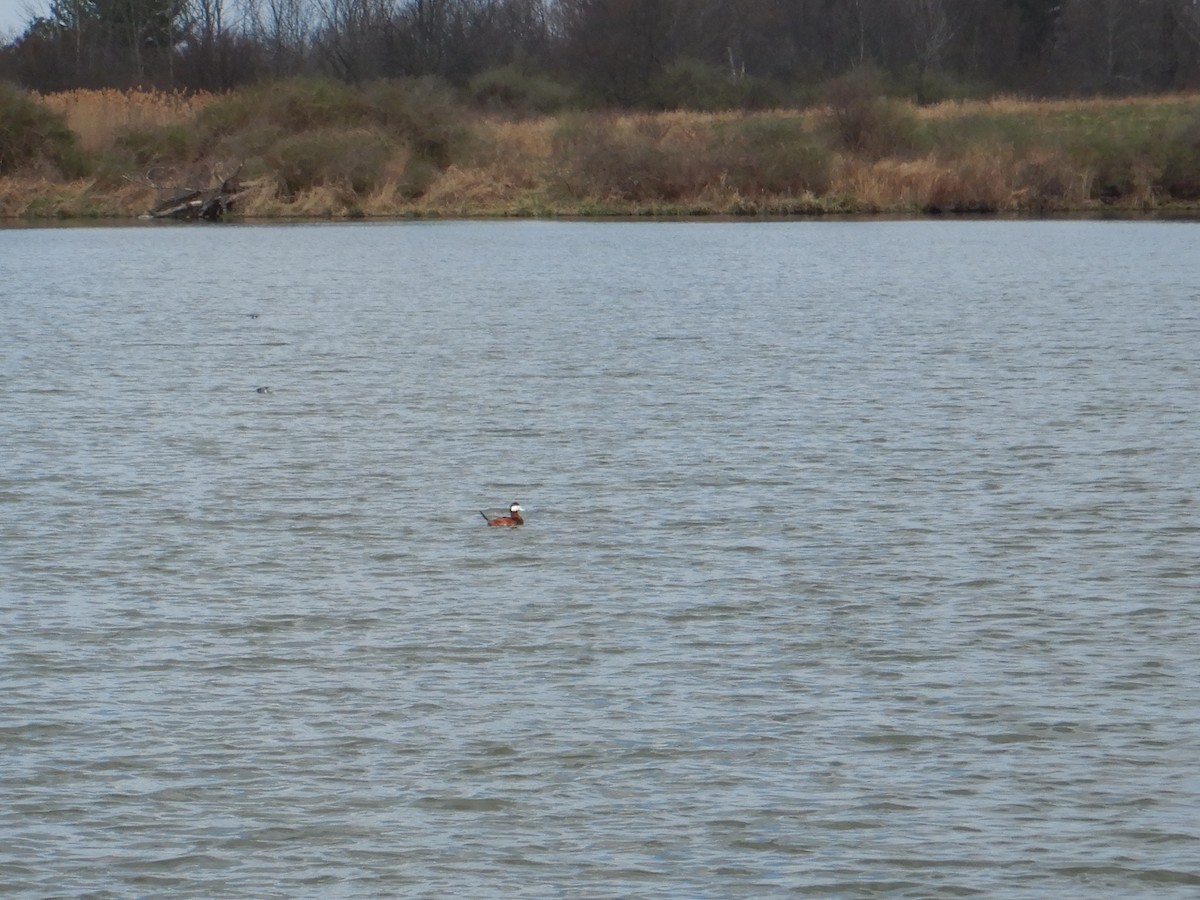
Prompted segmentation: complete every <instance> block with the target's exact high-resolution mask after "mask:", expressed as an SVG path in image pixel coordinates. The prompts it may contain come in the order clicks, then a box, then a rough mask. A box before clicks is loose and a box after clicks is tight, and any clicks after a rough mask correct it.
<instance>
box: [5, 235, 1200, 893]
mask: <svg viewBox="0 0 1200 900" xmlns="http://www.w3.org/2000/svg"><path fill="white" fill-rule="evenodd" d="M1193 229H1194V226H1187V225H1164V224H1155V223H1071V222H1053V223H1045V222H1042V223H1039V222H1021V223H1012V222H1007V223H978V222H942V223H900V222H893V223H798V222H792V223H738V224H728V223H710V224H704V225H697V224H695V223H689V224H686V225H683V224H663V223H657V224H647V223H606V224H599V223H537V225H536V227H526V226H525V225H523V224H522V223H391V224H379V225H372V226H364V227H354V228H335V227H329V226H304V227H286V228H284V227H281V228H276V227H258V228H230V229H224V228H222V229H201V230H189V229H144V230H138V231H137V232H136V233H131V232H127V231H124V230H120V231H118V230H106V229H69V230H61V231H60V230H53V229H39V230H36V231H30V232H23V231H9V232H6V233H4V235H3V238H2V239H3V241H6V242H18V243H20V244H21V245H22V252H21V253H19V254H9V253H5V254H4V258H5V260H6V266H7V265H9V260H10V259H15V260H17V262H15V263H12V264H11V268H12V271H11V272H10V273H9V274H8V275H7V276H6V279H7V280H6V292H5V298H4V299H3V300H2V301H0V303H2V304H3V306H4V309H5V313H6V321H7V322H9V323H10V324H11V326H12V327H11V328H9V329H7V330H6V331H4V332H0V360H3V362H0V392H2V394H3V400H4V402H3V403H2V404H0V434H3V435H4V436H5V437H4V438H3V439H2V440H3V443H4V446H3V453H2V454H0V572H3V580H2V581H0V633H2V634H3V636H4V640H3V641H2V642H0V742H2V743H3V746H4V750H5V752H4V766H3V772H2V774H0V834H3V835H4V838H5V839H4V841H2V842H0V892H2V893H4V894H6V895H13V896H29V897H42V896H93V897H103V896H112V897H124V896H130V895H156V894H167V893H169V894H171V895H179V896H196V897H211V896H253V897H273V896H279V897H283V896H287V897H292V896H326V895H334V896H364V897H366V896H370V897H376V896H390V895H401V894H404V895H407V894H416V895H421V896H450V895H454V896H512V897H542V896H547V897H549V896H623V897H624V896H628V897H680V896H688V897H739V896H740V897H761V896H784V895H787V896H817V897H828V896H842V897H869V896H895V897H920V898H935V897H962V896H970V895H980V896H998V897H1000V896H1002V897H1012V898H1043V897H1047V896H1079V897H1084V896H1086V897H1097V896H1109V897H1114V898H1115V897H1128V896H1140V895H1145V894H1147V893H1153V894H1154V895H1155V896H1156V897H1157V896H1175V897H1181V898H1182V897H1191V896H1194V895H1195V891H1196V885H1197V882H1198V881H1200V866H1196V865H1193V864H1192V863H1191V860H1192V859H1194V858H1195V855H1196V854H1195V848H1196V846H1197V842H1198V841H1200V833H1198V831H1197V828H1196V825H1195V822H1194V819H1195V810H1196V808H1197V805H1198V803H1200V784H1198V783H1197V780H1196V779H1195V777H1194V776H1193V774H1192V773H1193V770H1194V768H1195V759H1196V758H1197V756H1198V755H1200V728H1198V724H1197V717H1196V715H1195V713H1194V696H1193V694H1194V691H1192V690H1191V685H1193V684H1194V683H1195V681H1196V678H1197V676H1198V675H1200V672H1198V671H1197V667H1198V663H1197V655H1196V652H1195V646H1196V641H1195V635H1196V634H1197V629H1198V625H1200V622H1198V616H1200V612H1198V608H1197V606H1196V604H1195V598H1196V596H1197V594H1198V588H1200V576H1197V573H1196V569H1195V565H1194V563H1195V560H1196V558H1197V556H1198V551H1200V543H1198V537H1200V526H1197V524H1196V523H1195V522H1194V515H1193V512H1194V508H1195V507H1194V504H1195V498H1196V496H1197V492H1198V491H1200V474H1197V473H1200V459H1198V458H1197V450H1196V447H1195V441H1194V440H1193V435H1195V434H1198V433H1200V421H1197V417H1198V415H1200V411H1198V409H1197V404H1196V400H1195V398H1196V397H1197V396H1200V392H1198V391H1197V388H1200V383H1198V378H1197V369H1196V367H1195V363H1194V354H1195V349H1194V348H1195V347H1196V346H1197V339H1198V338H1200V333H1198V332H1197V328H1198V327H1200V319H1198V318H1197V317H1196V316H1195V314H1194V311H1193V309H1192V307H1193V306H1194V300H1195V297H1194V285H1195V283H1196V282H1197V281H1200V271H1197V270H1196V269H1197V265H1198V264H1197V263H1196V262H1195V261H1194V260H1195V258H1196V257H1195V254H1194V253H1192V252H1191V250H1190V248H1191V244H1192V243H1194V240H1193V235H1194V230H1193ZM600 234H602V235H603V236H604V238H605V239H604V240H603V241H599V242H597V241H596V237H597V235H600ZM1142 245H1153V246H1154V247H1155V248H1156V249H1157V250H1158V251H1159V252H1158V254H1157V256H1156V259H1157V262H1156V264H1155V266H1154V267H1153V268H1152V269H1147V270H1145V271H1142V270H1139V269H1138V268H1137V266H1136V264H1135V263H1136V254H1137V248H1138V247H1139V246H1142ZM1061 246H1070V247H1072V248H1075V250H1074V251H1073V252H1072V253H1071V254H1062V253H1058V252H1056V251H1055V249H1054V248H1056V247H1061ZM615 248H619V251H620V254H621V259H620V264H619V265H617V264H614V258H613V255H612V254H613V253H615V252H617V251H616V249H615ZM1170 248H1175V249H1176V250H1177V251H1178V252H1167V250H1168V249H1170ZM118 251H119V252H120V254H121V258H122V259H123V260H125V263H124V266H125V271H126V274H128V273H129V272H131V271H140V272H142V273H143V274H144V277H140V278H133V279H129V278H124V279H122V280H121V281H120V283H118V282H117V281H115V280H111V279H110V280H106V279H105V277H103V276H102V275H100V276H97V275H96V274H95V273H97V272H101V273H103V272H104V271H107V270H106V269H105V268H104V267H103V266H101V265H89V264H88V263H89V260H91V261H93V262H95V261H98V260H104V259H107V258H110V257H111V256H112V254H114V253H116V252H118ZM215 253H220V254H224V256H223V258H226V259H227V260H228V263H229V265H230V266H231V267H233V269H234V270H236V271H239V272H243V273H245V278H246V280H247V283H246V284H245V285H244V287H243V290H242V291H241V292H240V294H241V295H240V296H225V295H224V294H218V295H215V296H214V295H213V293H212V292H211V291H207V290H206V291H204V292H203V294H201V293H192V292H189V290H188V286H187V284H186V283H185V284H183V285H181V286H180V289H179V290H178V291H175V292H172V294H170V295H169V296H162V295H161V292H160V291H157V290H154V289H153V286H154V284H155V283H156V282H155V279H154V276H155V274H156V273H157V271H158V265H159V261H160V260H161V259H162V258H165V257H166V258H172V259H175V260H177V261H178V264H179V265H180V266H181V268H184V269H186V270H195V271H202V270H203V268H204V264H205V263H206V261H208V260H210V259H211V258H213V255H214V254H215ZM63 258H71V259H75V260H78V261H79V265H78V266H73V267H63V266H61V265H56V264H54V261H55V260H61V259H63ZM331 258H333V259H338V260H340V264H339V267H338V269H337V270H336V271H335V270H332V269H329V268H328V267H327V266H325V265H324V264H323V263H322V262H321V261H322V260H327V259H331ZM263 259H270V260H272V261H273V264H272V265H271V266H262V265H261V260H263ZM1013 259H1020V260H1022V266H1021V267H1013V266H1012V265H1010V264H1009V261H1010V260H1013ZM1117 259H1119V260H1124V261H1125V262H1126V263H1128V264H1129V265H1128V266H1126V267H1124V268H1119V269H1118V272H1125V273H1126V274H1128V273H1129V272H1135V273H1136V274H1137V278H1132V277H1130V278H1128V279H1127V281H1128V283H1125V282H1123V281H1122V280H1121V279H1122V277H1124V276H1120V275H1114V274H1113V272H1112V271H1109V269H1111V266H1109V262H1110V261H1111V260H1117ZM39 260H40V262H39ZM731 260H736V261H737V264H736V265H732V264H730V261H731ZM351 264H353V271H355V273H356V280H355V281H354V283H353V284H350V283H347V280H346V279H345V277H344V274H343V273H344V272H345V271H347V268H346V267H347V266H350V265H351ZM85 272H86V273H89V274H88V275H87V276H86V278H85V277H84V275H83V274H81V273H85ZM280 273H286V278H285V277H284V276H283V275H281V274H280ZM81 279H83V281H81ZM280 279H284V280H285V281H287V282H288V283H287V284H286V285H284V287H286V288H289V289H288V290H280ZM84 281H86V284H85V283H84ZM1046 284H1054V285H1057V286H1058V287H1057V288H1056V290H1055V291H1047V290H1045V289H1044V285H1046ZM881 285H887V288H886V290H884V289H882V288H881ZM199 290H200V289H199V288H196V291H197V292H198V291H199ZM285 298H286V300H285ZM250 304H252V306H250ZM248 307H249V308H252V309H254V310H256V311H257V313H256V314H257V315H258V316H259V318H258V319H257V320H255V321H250V320H249V319H248V316H247V312H246V309H247V308H248ZM248 329H254V334H253V335H250V334H249V333H248ZM718 336H719V339H717V337H718ZM243 339H244V340H243ZM256 385H271V386H273V387H272V394H271V396H269V397H260V396H256V395H255V394H254V393H253V388H254V387H255V386H256ZM512 497H520V498H521V501H522V505H523V506H525V507H526V510H527V512H526V513H525V516H526V525H525V526H524V527H522V528H515V529H489V528H487V527H486V525H485V524H484V523H483V522H482V521H481V520H480V516H479V515H478V510H479V509H481V508H488V507H491V506H495V505H497V504H501V503H502V504H507V503H508V502H509V501H510V500H511V498H512Z"/></svg>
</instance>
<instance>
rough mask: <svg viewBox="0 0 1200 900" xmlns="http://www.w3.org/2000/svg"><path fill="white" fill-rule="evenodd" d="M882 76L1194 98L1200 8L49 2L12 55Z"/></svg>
mask: <svg viewBox="0 0 1200 900" xmlns="http://www.w3.org/2000/svg"><path fill="white" fill-rule="evenodd" d="M868 67H869V68H872V69H873V70H876V71H878V72H880V73H884V75H885V76H886V81H887V83H889V84H890V85H891V89H892V90H893V91H895V92H897V93H902V94H906V95H908V96H911V97H913V98H914V99H916V100H917V101H919V102H928V101H935V100H939V99H944V98H947V97H959V96H981V95H987V94H992V93H1012V92H1016V93H1022V94H1026V95H1032V96H1065V95H1086V94H1101V93H1110V94H1133V93H1146V92H1164V91H1172V90H1180V89H1191V88H1196V87H1198V86H1200V0H50V2H49V6H48V8H47V9H45V11H44V12H43V13H42V14H41V15H38V16H36V17H35V18H33V19H32V21H30V22H29V23H28V24H27V26H26V27H25V28H24V30H23V31H22V32H21V33H20V34H19V35H17V36H16V37H14V38H13V39H11V40H10V41H8V42H7V43H6V44H5V45H4V46H3V47H0V78H3V79H7V80H10V81H13V82H16V83H18V84H20V85H22V86H24V87H26V88H29V89H34V90H39V91H43V92H51V91H60V90H69V89H75V88H102V87H117V88H127V87H136V86H140V87H155V88H160V89H167V90H210V91H221V90H227V89H231V88H235V87H237V86H239V85H243V84H247V83H250V82H254V81H259V80H262V79H266V78H287V77H293V76H300V75H323V76H332V77H335V78H338V79H341V80H344V81H346V82H349V83H362V82H367V81H372V80H377V79H388V78H399V77H406V76H427V75H431V76H438V77H440V78H442V79H445V80H446V81H448V82H450V83H451V84H454V85H459V86H468V85H471V84H473V83H475V84H480V83H486V84H490V85H491V86H492V90H493V91H494V92H495V94H496V96H498V97H499V98H500V100H501V101H503V100H504V91H505V90H508V91H516V92H520V91H521V90H525V91H526V93H528V90H529V89H528V79H531V78H536V79H541V80H542V81H543V82H544V83H552V84H554V85H556V86H558V87H560V88H561V89H562V91H560V92H559V93H558V94H555V95H554V96H556V97H559V98H563V97H567V96H569V97H570V98H571V100H570V102H572V103H577V104H580V105H595V106H599V105H607V106H622V107H650V108H655V107H657V108H662V107H671V106H693V107H700V108H704V107H718V106H746V107H750V106H768V105H786V104H788V103H794V102H803V101H804V99H805V98H806V97H811V96H812V91H813V86H815V85H818V84H820V83H822V82H823V81H826V80H828V79H830V78H833V77H835V76H837V75H839V74H842V73H844V72H846V71H849V70H852V69H856V68H868ZM489 73H490V76H489ZM496 73H507V74H506V78H507V81H506V80H505V78H500V77H497V76H496ZM489 77H490V80H489ZM480 79H482V80H483V81H482V82H481V81H480ZM521 79H526V81H525V82H522V81H521ZM522 84H524V85H525V87H524V88H522V86H521V85H522ZM564 92H565V93H564Z"/></svg>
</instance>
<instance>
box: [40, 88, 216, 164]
mask: <svg viewBox="0 0 1200 900" xmlns="http://www.w3.org/2000/svg"><path fill="white" fill-rule="evenodd" d="M35 96H37V97H38V99H39V100H41V102H42V103H44V104H46V106H48V107H50V109H53V110H55V111H57V112H60V113H62V114H63V116H64V117H65V118H66V120H67V127H69V128H70V129H71V130H72V131H74V132H75V133H76V134H77V135H78V136H79V142H80V145H81V146H82V147H83V149H84V150H87V151H88V152H90V153H94V152H96V151H98V150H104V149H106V148H108V147H111V146H112V145H113V141H114V140H115V138H116V136H117V135H118V134H119V133H120V132H121V131H123V130H125V129H129V128H149V127H161V126H164V125H182V124H186V123H188V122H191V121H192V120H193V119H194V118H195V117H196V113H198V112H199V111H200V110H201V109H203V108H204V107H205V106H206V105H207V104H208V103H210V102H211V101H212V99H213V96H214V95H212V94H183V93H171V92H167V91H133V90H130V91H118V90H115V89H108V90H98V91H83V90H80V91H66V92H64V93H60V94H46V95H44V96H39V95H35Z"/></svg>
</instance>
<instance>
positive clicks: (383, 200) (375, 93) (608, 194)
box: [0, 79, 1200, 218]
mask: <svg viewBox="0 0 1200 900" xmlns="http://www.w3.org/2000/svg"><path fill="white" fill-rule="evenodd" d="M17 93H19V92H17ZM820 99H821V100H822V101H823V105H821V106H815V107H813V108H811V109H808V110H801V111H797V110H786V111H785V110H777V111H762V112H715V113H698V112H664V113H582V112H573V113H562V114H557V115H549V116H547V115H539V116H535V117H532V118H527V119H523V120H515V119H512V118H510V117H504V116H499V115H496V114H492V113H489V112H487V111H480V110H479V109H478V107H467V106H465V105H463V103H462V102H461V101H460V100H459V99H457V96H456V95H454V94H453V93H452V92H450V90H449V89H448V88H446V87H445V86H444V85H442V84H440V83H438V82H436V81H430V80H427V79H420V80H408V81H395V82H377V83H374V84H371V85H368V86H366V87H364V88H361V89H355V88H350V87H348V86H346V85H342V84H338V83H334V82H324V81H309V80H300V81H290V82H284V83H280V84H275V85H267V86H261V87H256V88H251V89H247V90H244V91H239V92H236V93H233V94H227V95H202V96H195V97H182V96H180V95H178V94H164V93H141V92H124V93H123V92H117V91H92V92H89V91H73V92H70V93H69V94H59V95H52V96H48V97H36V96H29V95H24V96H17V95H16V94H14V93H13V92H11V91H10V93H9V94H6V95H5V96H4V97H0V102H3V103H6V104H8V106H9V107H11V108H14V109H17V108H19V109H20V110H22V115H25V116H27V117H32V118H30V119H29V121H37V122H41V123H42V124H41V125H40V126H39V127H40V128H41V131H40V132H39V134H43V135H44V138H43V139H40V140H42V143H40V144H31V143H29V141H28V140H25V139H24V138H23V141H24V142H23V143H22V144H21V145H20V154H21V155H20V156H19V157H18V156H17V155H15V153H14V152H8V153H7V155H5V153H6V151H5V147H4V145H3V140H4V138H3V133H2V132H0V161H2V160H5V159H9V160H11V164H8V165H7V166H6V167H5V166H0V216H8V217H14V216H24V217H30V218H39V217H68V216H133V215H138V214H141V213H144V212H146V211H147V210H148V209H150V208H152V207H153V206H154V205H155V204H156V203H157V202H159V201H160V200H162V199H163V198H162V197H161V196H158V195H157V194H156V193H155V191H154V190H153V189H151V188H149V187H147V186H146V185H145V184H143V185H141V186H139V185H137V184H131V182H130V180H129V179H130V177H132V178H134V180H137V178H138V177H139V176H144V175H145V174H146V173H147V172H149V171H153V172H154V173H155V174H154V178H153V181H154V182H156V183H158V184H173V185H176V186H184V185H196V184H207V183H209V182H210V181H211V178H212V173H213V172H215V171H218V170H221V171H233V170H235V169H239V167H240V169H241V173H242V176H241V182H242V187H243V189H244V190H243V192H242V193H241V194H240V195H239V197H238V201H237V203H238V205H237V207H236V208H235V213H236V214H237V215H241V216H247V217H258V216H263V217H280V216H303V217H311V216H330V217H360V216H536V215H792V214H820V213H828V212H851V213H853V212H860V213H909V214H911V213H936V212H987V213H997V212H1000V213H1018V212H1036V213H1044V212H1051V211H1083V210H1090V209H1100V208H1113V209H1124V210H1152V209H1160V208H1164V207H1172V206H1175V207H1178V206H1183V207H1194V206H1196V205H1197V204H1198V203H1200V96H1197V95H1176V96H1171V97H1155V98H1145V99H1140V98H1139V99H1126V100H1111V99H1109V100H1087V101H1049V102H1029V101H1022V100H1018V99H1015V98H1006V99H999V100H991V101H981V102H954V103H943V104H938V105H933V106H927V107H919V106H914V105H912V104H909V103H904V102H900V101H896V100H889V99H882V98H881V97H880V96H879V95H878V94H877V93H875V92H874V91H873V90H872V89H870V87H869V86H864V85H862V84H855V83H844V84H838V85H834V86H833V87H832V88H831V89H830V90H828V91H827V92H826V93H825V94H824V96H822V97H821V98H820ZM39 117H41V118H39ZM55 123H58V124H57V125H56V124H55ZM64 126H65V127H64ZM28 133H29V130H28V129H26V130H25V131H23V132H22V135H26V134H28ZM14 146H15V145H14ZM127 176H128V177H127Z"/></svg>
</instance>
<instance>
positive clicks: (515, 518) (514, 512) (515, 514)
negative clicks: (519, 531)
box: [479, 502, 525, 526]
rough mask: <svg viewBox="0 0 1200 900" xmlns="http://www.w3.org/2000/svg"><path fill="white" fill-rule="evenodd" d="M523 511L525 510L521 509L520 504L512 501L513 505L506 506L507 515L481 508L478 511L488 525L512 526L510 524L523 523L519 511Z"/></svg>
mask: <svg viewBox="0 0 1200 900" xmlns="http://www.w3.org/2000/svg"><path fill="white" fill-rule="evenodd" d="M489 512H491V513H492V514H491V515H489ZM523 512H525V510H523V509H521V504H520V503H516V502H514V503H513V505H512V506H510V507H509V508H508V515H507V516H504V515H495V512H494V511H490V510H483V509H481V510H480V511H479V514H480V515H481V516H483V518H484V519H486V520H487V523H488V524H489V525H508V526H512V525H524V524H525V520H524V519H522V518H521V513H523Z"/></svg>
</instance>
